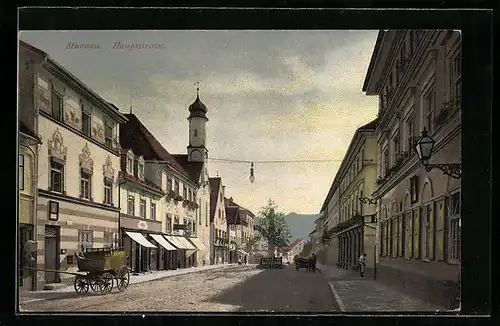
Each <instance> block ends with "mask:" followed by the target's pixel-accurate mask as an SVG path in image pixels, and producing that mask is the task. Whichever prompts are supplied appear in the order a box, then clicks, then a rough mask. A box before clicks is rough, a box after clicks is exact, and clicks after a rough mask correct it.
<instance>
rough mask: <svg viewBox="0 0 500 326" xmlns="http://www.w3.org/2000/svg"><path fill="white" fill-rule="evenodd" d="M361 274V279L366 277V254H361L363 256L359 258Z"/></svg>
mask: <svg viewBox="0 0 500 326" xmlns="http://www.w3.org/2000/svg"><path fill="white" fill-rule="evenodd" d="M358 262H359V274H360V275H361V277H364V276H365V275H364V274H365V269H366V254H365V253H364V252H362V253H361V256H359V260H358Z"/></svg>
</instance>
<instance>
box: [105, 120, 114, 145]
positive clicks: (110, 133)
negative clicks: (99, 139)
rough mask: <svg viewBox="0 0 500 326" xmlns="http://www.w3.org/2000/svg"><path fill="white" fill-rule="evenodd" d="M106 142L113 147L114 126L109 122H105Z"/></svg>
mask: <svg viewBox="0 0 500 326" xmlns="http://www.w3.org/2000/svg"><path fill="white" fill-rule="evenodd" d="M104 144H105V145H106V147H108V148H112V147H113V127H112V126H111V125H110V124H109V123H108V122H105V123H104Z"/></svg>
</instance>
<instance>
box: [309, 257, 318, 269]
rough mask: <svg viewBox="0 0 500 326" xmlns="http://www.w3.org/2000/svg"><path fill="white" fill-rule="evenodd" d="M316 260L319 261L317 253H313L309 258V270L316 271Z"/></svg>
mask: <svg viewBox="0 0 500 326" xmlns="http://www.w3.org/2000/svg"><path fill="white" fill-rule="evenodd" d="M316 261H317V258H316V254H315V253H313V254H312V255H311V258H310V260H309V270H310V271H311V272H313V273H316Z"/></svg>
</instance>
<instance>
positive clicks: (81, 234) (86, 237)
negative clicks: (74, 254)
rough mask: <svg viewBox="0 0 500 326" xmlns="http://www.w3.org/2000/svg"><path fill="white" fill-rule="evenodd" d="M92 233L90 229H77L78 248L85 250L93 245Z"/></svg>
mask: <svg viewBox="0 0 500 326" xmlns="http://www.w3.org/2000/svg"><path fill="white" fill-rule="evenodd" d="M93 237H94V234H93V231H91V230H78V250H80V251H87V249H92V248H93V246H94V240H93Z"/></svg>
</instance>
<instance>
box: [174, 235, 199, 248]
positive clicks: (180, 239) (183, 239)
mask: <svg viewBox="0 0 500 326" xmlns="http://www.w3.org/2000/svg"><path fill="white" fill-rule="evenodd" d="M177 239H178V240H179V241H180V242H182V243H183V244H184V245H185V246H186V249H189V250H198V248H196V247H195V246H194V245H193V244H192V243H191V242H189V240H188V239H186V238H185V237H177Z"/></svg>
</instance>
